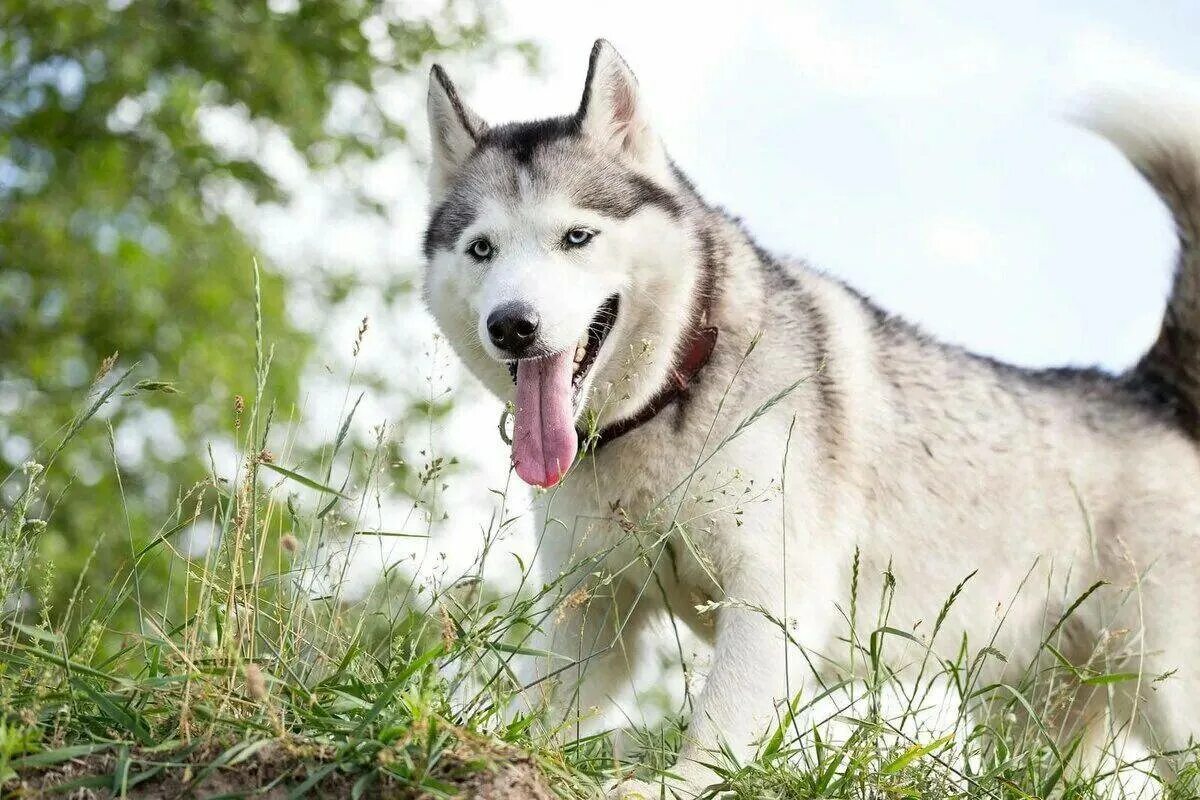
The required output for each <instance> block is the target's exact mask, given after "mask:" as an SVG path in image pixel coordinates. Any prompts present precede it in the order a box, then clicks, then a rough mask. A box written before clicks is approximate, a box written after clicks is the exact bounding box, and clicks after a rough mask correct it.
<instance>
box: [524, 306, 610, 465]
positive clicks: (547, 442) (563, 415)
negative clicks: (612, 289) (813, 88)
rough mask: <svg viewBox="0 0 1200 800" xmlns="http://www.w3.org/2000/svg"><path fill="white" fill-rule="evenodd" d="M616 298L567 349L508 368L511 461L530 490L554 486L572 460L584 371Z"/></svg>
mask: <svg viewBox="0 0 1200 800" xmlns="http://www.w3.org/2000/svg"><path fill="white" fill-rule="evenodd" d="M618 305H619V300H618V298H617V296H616V295H613V296H612V297H610V298H608V299H607V300H605V301H604V304H603V305H601V306H600V308H599V310H598V311H596V314H595V316H594V317H592V321H591V322H590V323H588V326H587V329H586V330H585V331H584V333H583V335H582V336H581V337H580V338H579V341H578V343H577V344H576V345H575V348H574V349H573V350H560V351H559V352H557V353H554V354H552V355H547V356H541V357H537V358H523V359H521V360H520V361H516V362H511V363H509V365H508V368H509V371H510V372H512V376H513V383H515V384H516V387H517V391H516V402H515V406H516V412H515V413H514V415H513V438H512V447H513V450H512V462H513V467H514V469H515V470H516V472H517V476H518V477H520V478H521V480H523V481H525V482H526V483H528V484H531V485H533V486H543V487H550V486H553V485H554V484H556V483H558V482H559V480H561V479H562V476H563V475H565V474H566V472H567V470H568V469H570V467H571V463H572V462H573V461H574V460H575V454H576V452H577V450H578V446H579V440H578V435H577V434H576V433H575V417H576V415H577V414H578V411H579V404H580V400H581V395H582V392H583V385H584V383H585V381H586V379H587V376H588V373H589V372H590V371H591V369H592V367H594V366H595V364H596V357H597V356H598V355H599V353H600V348H602V347H603V346H604V340H605V339H607V338H608V335H609V334H610V333H612V329H613V325H615V324H616V321H617V310H618Z"/></svg>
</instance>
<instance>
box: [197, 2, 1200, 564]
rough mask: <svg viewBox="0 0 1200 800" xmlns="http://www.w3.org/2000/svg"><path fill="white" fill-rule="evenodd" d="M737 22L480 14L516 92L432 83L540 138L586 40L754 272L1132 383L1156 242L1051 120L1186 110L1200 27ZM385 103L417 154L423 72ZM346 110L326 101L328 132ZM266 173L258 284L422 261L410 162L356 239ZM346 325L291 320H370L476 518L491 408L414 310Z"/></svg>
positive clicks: (355, 230) (988, 9) (974, 19)
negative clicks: (534, 50)
mask: <svg viewBox="0 0 1200 800" xmlns="http://www.w3.org/2000/svg"><path fill="white" fill-rule="evenodd" d="M431 1H432V0H431ZM741 6H742V7H740V8H736V11H734V10H733V8H734V7H732V6H726V5H722V6H721V8H720V10H719V11H708V10H698V9H703V8H704V4H699V3H687V4H682V3H649V2H646V1H645V0H641V1H640V2H627V0H610V2H606V3H604V4H603V5H602V6H601V5H598V4H594V3H593V4H586V5H585V4H577V3H569V2H562V0H557V1H556V2H552V1H550V0H520V1H519V2H510V3H505V4H502V5H501V6H500V26H499V29H498V34H499V35H500V36H502V37H507V38H510V39H520V40H529V41H532V42H533V43H534V44H536V45H537V46H538V48H539V49H540V53H541V62H540V69H539V70H538V71H537V72H536V73H535V74H530V72H529V71H528V69H527V68H526V67H525V65H524V64H523V63H522V62H521V61H520V59H518V58H515V57H509V58H501V59H499V60H498V61H494V60H486V59H484V58H483V57H482V56H478V55H473V54H467V55H463V56H460V57H455V58H449V59H445V60H444V62H443V63H444V64H445V66H446V67H447V69H448V70H449V72H450V74H451V76H452V77H453V79H454V80H455V82H456V83H457V84H458V86H459V88H460V91H461V92H462V94H463V95H464V97H465V98H466V100H467V103H468V104H469V105H470V106H472V107H473V108H474V109H475V110H476V111H477V112H478V113H480V114H481V115H482V116H483V117H484V118H485V119H486V120H488V121H490V122H493V123H499V122H505V121H509V120H514V119H522V118H530V117H537V116H546V115H552V114H561V113H566V112H568V111H571V110H573V109H574V108H575V107H576V106H577V104H578V100H579V95H580V92H581V91H582V83H583V77H584V73H585V71H586V65H587V57H588V53H589V51H590V48H591V45H592V42H593V41H594V40H595V39H596V38H597V37H605V38H607V39H609V40H610V41H612V42H613V44H614V45H615V46H616V47H617V49H618V50H619V51H620V52H621V53H622V54H623V55H624V57H625V59H626V60H627V61H628V63H629V64H630V66H631V67H632V69H633V70H634V72H635V73H636V74H637V76H638V78H639V82H640V88H641V91H642V95H643V98H644V100H645V102H646V104H647V109H648V113H649V116H650V118H651V120H652V122H653V124H654V126H655V127H656V129H657V130H658V132H659V134H660V135H661V137H662V138H663V140H664V142H665V143H666V146H667V148H668V151H669V152H670V153H671V155H672V156H673V158H674V159H675V160H676V162H677V163H678V164H679V165H680V166H681V167H682V168H683V169H684V171H685V172H687V173H688V174H689V175H690V176H691V177H692V178H693V180H694V181H695V182H696V184H697V186H698V187H699V189H700V191H701V193H702V194H704V196H706V197H707V198H708V199H709V200H711V201H713V202H716V203H719V204H721V205H723V206H725V207H726V208H728V209H729V210H731V211H732V212H733V213H735V214H737V215H738V216H740V217H742V218H743V219H744V220H745V222H746V225H747V226H748V228H749V230H750V231H751V232H752V233H753V234H754V235H755V236H756V237H757V238H758V239H759V241H760V242H761V243H762V244H763V245H765V246H766V247H767V248H768V249H770V250H772V251H775V252H776V253H779V254H782V255H788V256H794V257H799V258H803V259H805V260H807V261H808V262H809V263H811V264H812V265H814V266H816V267H818V268H820V269H822V270H824V271H827V272H829V273H832V274H833V275H836V276H837V277H839V278H841V279H843V280H845V281H846V282H848V283H849V284H851V285H853V286H854V287H856V288H857V289H859V290H861V291H863V292H866V293H867V294H869V295H871V296H872V297H873V298H874V299H875V300H876V302H878V303H879V304H880V305H882V306H883V307H884V308H886V309H888V310H889V311H892V312H895V313H899V314H901V315H903V316H905V317H907V318H908V319H910V320H912V321H914V322H917V323H919V324H920V325H922V326H923V327H924V328H926V329H927V330H929V331H930V332H932V333H933V334H935V335H936V336H938V337H940V338H942V339H945V340H948V341H951V342H954V343H957V344H962V345H965V346H967V347H969V348H971V349H973V350H976V351H979V352H982V353H986V354H988V355H991V356H994V357H997V358H1001V359H1003V360H1007V361H1011V362H1015V363H1018V364H1022V365H1026V366H1045V365H1058V364H1086V365H1091V364H1099V365H1101V366H1104V367H1108V368H1110V369H1121V368H1123V367H1124V366H1126V365H1128V364H1130V363H1131V362H1133V361H1134V360H1136V358H1137V357H1138V356H1139V355H1140V354H1141V352H1142V351H1143V350H1144V349H1145V348H1146V347H1147V346H1148V344H1149V343H1150V342H1151V341H1152V340H1153V338H1154V336H1155V334H1156V332H1157V326H1158V321H1159V319H1160V316H1161V313H1162V307H1163V302H1164V297H1165V293H1166V290H1167V285H1168V280H1169V275H1170V269H1171V266H1172V262H1173V258H1174V247H1175V240H1174V235H1173V232H1172V230H1171V225H1170V222H1169V219H1168V217H1167V215H1166V213H1165V211H1164V210H1163V209H1162V208H1161V207H1160V205H1159V204H1158V201H1157V199H1156V198H1155V197H1154V196H1153V194H1152V193H1151V192H1150V190H1149V189H1148V188H1147V187H1146V186H1145V185H1144V184H1143V183H1142V181H1141V179H1140V178H1139V177H1138V176H1137V174H1136V173H1135V172H1134V170H1133V169H1132V168H1131V167H1130V166H1129V165H1128V164H1126V163H1125V161H1124V160H1123V158H1122V157H1121V156H1120V155H1119V154H1118V153H1117V152H1116V150H1115V149H1113V148H1112V147H1111V146H1110V145H1108V144H1107V143H1105V142H1103V141H1102V140H1100V139H1098V138H1097V137H1096V136H1095V135H1093V134H1091V133H1089V132H1087V131H1084V130H1081V129H1080V128H1078V127H1077V126H1075V125H1073V124H1072V123H1071V122H1070V121H1069V119H1068V118H1069V116H1070V115H1071V114H1072V113H1073V112H1077V111H1078V110H1080V109H1081V108H1082V107H1083V106H1084V104H1085V103H1086V101H1087V99H1088V97H1089V96H1092V95H1094V94H1095V93H1096V92H1097V91H1100V90H1105V89H1114V88H1115V89H1122V90H1131V91H1137V92H1140V91H1154V92H1156V93H1164V92H1165V93H1179V92H1186V93H1188V94H1195V95H1196V96H1197V97H1200V47H1197V46H1196V42H1197V40H1196V31H1198V30H1200V3H1196V2H1192V1H1191V0H1158V2H1145V3H1138V4H1134V3H1128V2H1122V3H1118V2H1107V1H1100V2H1097V1H1096V0H1093V1H1092V2H1080V1H1079V0H1069V1H1068V2H1057V3H1054V4H1048V3H1035V2H1029V1H1028V0H1016V2H1007V3H1003V4H984V3H961V2H930V1H928V0H894V1H893V2H874V3H869V4H867V3H853V4H850V3H839V2H833V1H832V0H822V1H816V0H813V1H811V2H810V1H805V0H793V1H792V2H756V3H753V4H750V3H745V4H741ZM385 92H387V93H388V94H389V103H390V107H391V109H392V112H393V113H395V114H397V115H398V116H400V117H401V118H403V119H405V120H406V121H408V122H409V124H410V128H411V131H412V133H413V136H414V139H415V140H416V141H417V142H418V143H422V142H424V141H427V135H426V129H425V121H424V96H425V74H424V71H421V73H420V74H417V75H414V76H412V77H411V78H410V79H405V80H401V81H399V82H397V83H396V84H395V85H394V86H391V87H388V88H387V89H385ZM1198 102H1200V101H1198ZM353 107H354V98H352V97H350V98H345V99H344V108H343V109H342V113H343V114H349V115H352V114H353ZM217 127H218V128H219V127H220V126H217ZM280 152H281V153H282V152H285V150H283V149H281V150H280ZM280 159H281V160H280V161H279V163H277V164H275V165H274V168H275V169H276V171H277V173H278V174H280V175H285V176H286V175H295V176H296V177H295V180H296V181H297V183H296V185H295V186H294V187H293V188H294V189H295V192H296V198H297V199H296V201H295V202H293V203H292V204H291V205H289V206H288V207H285V208H279V209H276V210H275V211H274V212H267V213H266V214H265V215H263V217H262V225H261V233H262V241H263V242H264V246H265V247H266V249H267V250H268V253H269V254H270V255H271V256H272V261H273V262H274V263H277V264H289V263H305V262H306V261H311V260H312V259H314V258H315V259H317V260H320V261H322V262H324V263H326V264H327V265H328V264H333V265H338V266H339V268H344V269H348V270H354V271H357V272H359V273H361V274H365V275H369V274H373V273H374V274H379V273H381V272H383V271H387V270H411V269H412V268H413V265H415V264H419V263H420V256H419V240H420V234H421V231H422V229H423V227H424V223H425V219H426V215H427V212H428V209H427V207H426V194H425V189H424V175H423V170H422V168H421V166H420V165H419V164H416V165H414V164H413V163H411V162H410V161H409V160H406V159H403V158H396V159H389V160H387V161H386V162H384V163H381V164H378V165H376V166H375V167H373V168H372V169H371V170H369V171H368V173H367V174H366V175H365V176H364V177H363V180H364V181H365V182H366V185H367V188H368V190H369V191H371V192H372V193H373V195H374V196H375V197H376V198H377V199H378V200H379V201H380V202H382V203H383V204H384V205H385V206H387V207H388V208H389V215H388V218H387V219H386V220H384V221H379V220H374V221H368V220H364V219H363V218H361V217H357V216H355V215H353V214H348V213H344V212H343V211H342V209H341V205H340V204H341V201H340V199H339V194H338V192H337V191H336V189H335V188H331V187H330V185H328V184H320V185H318V184H311V183H310V184H303V182H302V178H301V177H300V173H299V172H298V171H297V170H295V169H294V166H292V165H289V164H288V163H287V159H286V157H285V156H280ZM285 183H286V181H285ZM347 308H350V309H351V313H347V314H346V315H345V317H344V318H334V319H326V318H325V317H324V316H323V310H322V309H319V308H303V307H300V308H299V310H298V311H297V313H298V314H300V315H302V316H307V317H309V318H319V319H321V325H320V332H321V333H322V335H323V336H324V337H325V343H324V345H323V346H326V347H328V348H329V349H330V350H331V351H332V350H334V349H337V350H338V351H339V352H340V351H341V350H345V349H347V347H348V343H349V342H350V341H351V340H352V339H353V337H354V332H355V330H356V328H357V326H358V325H359V323H360V320H361V317H362V316H364V315H370V316H371V317H372V320H373V325H372V330H371V333H370V335H369V336H368V339H367V341H366V343H365V344H364V348H363V356H362V358H363V359H364V361H365V362H366V365H368V366H369V365H370V364H371V363H374V366H375V368H376V369H390V370H393V371H394V372H397V373H402V374H411V375H412V377H413V380H414V381H416V380H425V378H427V377H429V376H430V375H432V376H434V378H435V383H437V384H438V385H442V384H445V385H449V386H454V387H456V390H457V391H458V392H459V394H458V397H459V399H460V401H461V402H460V404H459V407H458V409H457V410H456V411H455V415H454V418H453V420H452V421H451V423H450V424H448V425H446V426H445V428H444V429H443V430H441V431H438V432H437V436H438V438H439V439H440V442H439V443H440V444H441V445H442V446H443V447H445V448H446V449H447V450H449V451H451V452H457V453H461V454H465V456H466V462H467V467H466V472H465V475H466V477H467V479H460V480H459V481H458V482H457V483H456V485H455V488H453V489H451V490H450V491H451V496H450V497H449V498H448V499H449V501H450V504H451V505H452V506H453V507H455V508H472V507H474V506H473V502H474V501H473V500H472V498H473V497H474V498H476V500H477V498H478V496H480V495H482V494H484V493H483V492H482V490H481V489H480V482H479V481H478V480H473V478H479V479H481V480H482V481H483V483H484V484H485V485H487V486H488V487H493V488H496V487H502V486H503V485H504V482H505V474H506V466H507V464H506V462H507V452H506V448H505V446H504V445H503V444H502V442H500V440H499V437H498V436H497V435H496V432H495V430H496V423H497V420H498V415H499V409H500V405H499V403H498V401H496V400H495V399H493V398H487V397H485V396H483V394H482V391H481V390H479V389H477V388H473V384H472V381H471V379H470V378H469V377H467V376H465V375H464V374H463V372H462V370H461V368H459V367H458V366H457V363H456V362H455V360H454V358H453V356H452V355H451V354H449V353H448V352H447V350H446V347H445V345H444V343H442V344H440V345H439V344H438V343H437V342H436V341H434V340H433V333H434V326H433V324H432V322H431V320H430V319H429V318H428V316H427V315H426V314H425V313H424V311H423V310H422V309H421V308H420V306H419V303H416V302H414V303H413V304H412V307H411V308H410V309H408V310H407V311H406V312H405V313H404V318H403V319H395V318H394V314H393V315H392V316H389V314H388V311H387V310H386V309H385V307H383V306H382V305H381V304H380V303H379V301H378V298H375V297H372V296H371V295H370V293H369V292H364V294H363V296H362V297H361V302H353V303H349V304H347ZM323 380H326V378H325V373H323V372H322V371H320V370H317V371H316V372H315V373H314V375H313V376H312V379H311V381H310V401H309V413H308V416H309V418H310V419H314V420H320V421H323V422H322V423H321V424H325V425H327V426H329V425H333V424H335V423H334V421H335V420H336V419H337V418H338V415H337V413H327V412H328V411H333V412H337V411H339V410H340V409H341V408H342V407H343V406H344V404H345V402H346V397H347V395H346V393H345V390H344V387H343V386H342V385H341V384H340V383H338V380H340V379H333V378H330V379H328V384H327V385H326V384H323V383H322V381H323ZM431 385H432V384H431ZM391 402H392V400H391V399H390V398H388V397H386V396H371V395H369V396H368V397H367V399H366V400H365V401H364V407H363V409H362V410H361V411H360V412H359V417H360V419H362V420H364V424H376V422H377V421H378V420H380V419H383V418H387V417H389V416H391V414H390V413H389V412H390V411H392V410H393V409H391V408H390V407H389V404H390V403H391ZM329 433H330V431H324V434H325V435H328V434H329ZM456 520H457V522H456V523H454V524H453V525H452V526H451V527H455V526H457V527H458V528H459V531H458V533H457V534H456V535H461V536H471V537H474V538H477V537H478V519H477V517H476V515H474V514H473V512H468V513H466V514H462V513H460V514H459V515H458V516H457V518H456ZM456 541H463V540H461V539H459V540H456ZM439 546H441V545H439Z"/></svg>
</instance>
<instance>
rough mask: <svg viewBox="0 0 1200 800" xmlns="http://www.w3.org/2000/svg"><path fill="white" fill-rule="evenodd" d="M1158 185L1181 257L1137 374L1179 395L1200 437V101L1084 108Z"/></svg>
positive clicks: (1090, 122) (1120, 101) (1104, 102)
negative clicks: (1158, 325) (1158, 326)
mask: <svg viewBox="0 0 1200 800" xmlns="http://www.w3.org/2000/svg"><path fill="white" fill-rule="evenodd" d="M1081 120H1082V122H1083V123H1084V124H1085V125H1086V126H1087V127H1089V128H1091V129H1092V130H1094V131H1096V132H1097V133H1099V134H1100V135H1101V136H1103V137H1104V138H1106V139H1108V140H1109V141H1110V142H1112V143H1113V144H1114V145H1116V146H1117V148H1118V149H1120V150H1121V152H1122V153H1124V154H1125V157H1126V158H1128V159H1129V160H1130V161H1131V162H1132V163H1133V165H1134V166H1135V167H1136V168H1137V169H1138V171H1139V172H1141V174H1142V175H1143V177H1145V179H1146V180H1147V181H1148V182H1149V183H1150V185H1151V186H1152V187H1154V189H1155V191H1157V192H1158V195H1159V197H1161V198H1162V200H1163V202H1164V203H1165V204H1166V206H1167V208H1169V209H1170V211H1171V215H1172V216H1173V217H1174V220H1175V229H1176V232H1177V234H1178V236H1179V260H1178V264H1177V266H1176V268H1175V278H1174V281H1173V283H1172V287H1171V296H1170V298H1169V299H1168V300H1167V309H1166V313H1165V314H1164V315H1163V321H1162V328H1161V329H1160V331H1159V334H1158V339H1157V340H1156V341H1155V342H1154V346H1153V347H1151V348H1150V350H1149V352H1147V353H1146V355H1144V356H1143V357H1142V359H1141V361H1139V362H1138V364H1137V366H1136V367H1134V372H1135V374H1136V375H1137V376H1138V377H1139V378H1142V379H1143V380H1144V381H1147V382H1149V383H1150V385H1152V386H1154V387H1156V388H1157V390H1158V391H1159V392H1160V393H1161V394H1163V395H1164V396H1166V397H1169V398H1171V399H1173V400H1174V402H1176V403H1177V404H1179V405H1180V406H1181V407H1178V409H1177V410H1178V411H1179V412H1180V416H1181V418H1182V419H1183V420H1184V421H1185V423H1186V424H1187V425H1188V426H1189V428H1190V429H1191V432H1192V433H1193V435H1198V436H1200V101H1195V102H1179V101H1178V100H1170V101H1163V100H1154V101H1151V100H1147V99H1146V98H1145V97H1133V96H1129V95H1108V96H1105V97H1103V98H1101V99H1100V100H1099V101H1098V102H1096V103H1094V104H1093V105H1092V107H1091V109H1090V110H1089V111H1088V112H1086V113H1085V114H1083V115H1081Z"/></svg>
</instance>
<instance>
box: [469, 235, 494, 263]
mask: <svg viewBox="0 0 1200 800" xmlns="http://www.w3.org/2000/svg"><path fill="white" fill-rule="evenodd" d="M467 252H468V253H469V254H470V255H471V258H473V259H475V260H476V261H487V260H488V259H489V258H491V257H492V255H494V254H495V252H496V249H495V248H494V247H492V243H491V242H489V241H488V240H487V239H476V240H475V241H473V242H471V244H470V246H469V247H467Z"/></svg>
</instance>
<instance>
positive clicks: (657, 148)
mask: <svg viewBox="0 0 1200 800" xmlns="http://www.w3.org/2000/svg"><path fill="white" fill-rule="evenodd" d="M576 121H577V123H578V125H579V130H580V132H581V133H582V134H583V135H584V136H587V137H589V138H591V139H592V140H593V141H595V142H597V143H598V144H599V145H600V146H601V147H603V148H605V149H606V150H608V151H609V152H611V153H613V154H614V155H621V156H625V157H627V158H630V159H632V160H634V161H636V162H646V163H648V164H654V163H656V162H658V161H659V160H660V156H661V148H662V145H661V144H660V143H659V140H658V137H657V136H655V134H654V131H653V130H651V128H650V124H649V120H648V119H647V117H646V111H645V108H644V107H643V104H642V101H641V97H640V95H639V93H638V84H637V78H635V77H634V75H633V71H632V70H631V69H629V65H628V64H626V63H625V59H623V58H621V54H620V53H618V52H617V50H616V48H615V47H613V46H612V45H611V44H609V43H608V42H607V41H606V40H604V39H597V40H596V44H595V45H594V46H593V47H592V57H591V60H590V61H589V62H588V74H587V81H586V82H585V83H584V87H583V100H582V102H580V104H579V111H578V113H577V114H576Z"/></svg>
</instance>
